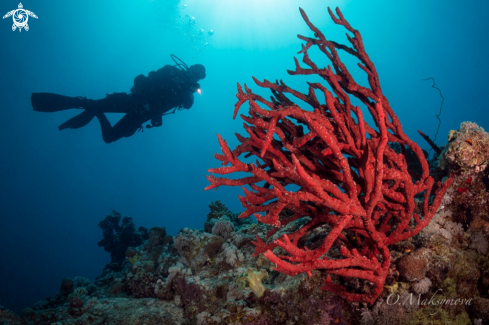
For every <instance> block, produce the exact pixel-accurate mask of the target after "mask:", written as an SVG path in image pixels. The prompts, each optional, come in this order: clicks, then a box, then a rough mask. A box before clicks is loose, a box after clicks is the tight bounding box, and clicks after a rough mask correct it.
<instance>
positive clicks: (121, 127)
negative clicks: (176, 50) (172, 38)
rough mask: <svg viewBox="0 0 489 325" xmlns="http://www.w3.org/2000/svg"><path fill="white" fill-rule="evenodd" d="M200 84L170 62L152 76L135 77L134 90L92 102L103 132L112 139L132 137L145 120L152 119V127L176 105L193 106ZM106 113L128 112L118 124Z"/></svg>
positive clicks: (105, 138)
mask: <svg viewBox="0 0 489 325" xmlns="http://www.w3.org/2000/svg"><path fill="white" fill-rule="evenodd" d="M197 88H198V84H197V83H195V82H193V83H192V82H191V81H189V80H188V75H187V74H186V72H184V71H181V70H180V69H178V68H176V67H173V66H170V65H166V66H164V67H163V68H161V69H159V70H158V71H151V72H150V73H149V74H148V77H145V76H144V75H139V76H137V77H136V78H135V79H134V86H133V87H132V89H131V93H130V94H127V93H114V94H112V95H107V97H106V98H104V99H100V100H96V101H93V102H92V103H91V105H90V106H92V105H93V108H94V109H95V111H96V114H95V116H97V118H98V119H99V121H100V126H101V128H102V136H103V139H104V141H105V142H107V143H110V142H113V141H116V140H118V139H120V138H122V137H130V136H132V135H133V134H134V133H135V132H136V131H137V130H140V129H142V127H143V126H142V124H143V123H145V122H146V121H150V120H151V125H150V126H149V127H158V126H161V125H162V124H163V121H162V116H163V114H165V113H167V112H168V111H170V110H172V109H175V108H185V109H189V108H190V107H192V105H193V103H194V95H193V93H194V92H195V90H196V89H197ZM104 113H126V115H125V116H124V117H123V118H122V119H120V120H119V122H117V123H116V124H115V125H114V126H111V125H110V122H109V120H108V119H107V117H106V116H105V114H104Z"/></svg>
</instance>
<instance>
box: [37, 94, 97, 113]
mask: <svg viewBox="0 0 489 325" xmlns="http://www.w3.org/2000/svg"><path fill="white" fill-rule="evenodd" d="M88 101H89V100H88V99H86V97H70V96H63V95H58V94H52V93H33V94H32V96H31V104H32V108H33V109H34V110H35V111H37V112H58V111H63V110H65V109H69V108H78V107H84V106H85V105H86V104H87V103H88Z"/></svg>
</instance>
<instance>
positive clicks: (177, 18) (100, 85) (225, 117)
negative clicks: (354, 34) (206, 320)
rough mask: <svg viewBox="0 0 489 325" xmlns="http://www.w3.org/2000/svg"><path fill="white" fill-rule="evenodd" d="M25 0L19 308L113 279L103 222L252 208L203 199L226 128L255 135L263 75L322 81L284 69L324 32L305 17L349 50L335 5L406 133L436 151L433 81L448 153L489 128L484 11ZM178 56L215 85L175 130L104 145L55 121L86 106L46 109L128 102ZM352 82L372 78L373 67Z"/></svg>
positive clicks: (13, 228) (6, 283) (357, 3)
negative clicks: (80, 283) (63, 102)
mask: <svg viewBox="0 0 489 325" xmlns="http://www.w3.org/2000/svg"><path fill="white" fill-rule="evenodd" d="M23 5H24V9H28V10H30V11H33V12H34V13H35V14H36V15H37V16H38V17H39V18H38V19H34V18H32V17H31V18H29V26H30V30H29V31H25V30H23V31H22V32H20V33H19V32H18V31H15V32H13V31H12V30H11V26H12V20H11V18H8V19H4V20H2V21H1V25H0V40H1V43H2V46H1V48H0V78H1V82H0V85H1V87H0V96H1V97H0V98H1V99H0V107H1V109H0V138H1V139H2V140H1V142H0V152H1V154H0V157H1V158H0V159H1V160H0V164H1V165H0V200H1V205H0V305H3V306H6V307H8V308H11V309H13V310H21V309H22V308H25V307H28V306H30V305H32V304H33V303H35V302H36V301H39V300H42V299H44V298H45V297H47V296H50V295H53V294H54V293H55V292H57V291H58V289H59V284H60V282H61V279H62V278H73V277H75V276H84V277H87V278H89V279H90V280H94V279H95V277H96V276H98V275H99V274H101V271H102V268H103V266H104V265H105V264H106V263H107V262H108V261H109V260H110V256H109V253H107V252H105V251H104V250H103V249H102V248H99V247H98V246H97V242H98V241H99V240H100V239H102V231H101V229H100V228H99V227H98V226H97V224H98V223H99V221H100V220H102V219H103V218H104V217H105V216H106V215H108V214H109V213H110V212H111V211H112V210H114V209H115V210H117V211H119V212H120V213H121V214H122V215H124V216H131V217H133V218H134V221H135V223H136V226H144V227H147V228H151V227H153V226H164V227H166V229H167V231H168V232H169V233H170V234H172V235H174V234H176V233H177V232H178V230H179V229H181V228H183V227H189V228H195V229H201V228H203V224H204V222H205V219H206V215H207V213H208V212H209V208H208V206H209V204H210V202H212V201H215V200H220V201H221V202H223V203H225V204H226V206H227V207H228V208H229V209H231V210H232V211H242V210H243V209H242V207H241V205H240V203H239V201H238V197H237V195H238V194H241V189H240V188H231V187H229V188H222V189H219V190H218V191H213V190H212V191H206V192H204V191H203V188H204V187H205V186H207V185H208V184H209V183H208V181H207V180H206V177H205V176H206V175H207V174H208V173H207V169H209V168H213V167H216V166H218V162H217V161H216V160H215V159H214V153H216V152H220V148H219V143H218V141H217V137H216V134H217V133H219V134H220V135H221V136H222V137H223V138H224V139H227V140H228V143H229V145H230V147H231V148H234V147H235V145H236V144H237V140H236V138H235V136H234V133H235V132H239V133H243V127H242V124H243V121H242V120H240V119H239V118H237V119H236V120H233V119H232V114H233V108H234V104H235V103H236V97H235V94H236V85H237V83H238V82H239V83H240V84H244V83H246V84H247V85H248V86H250V87H251V88H252V89H253V90H254V91H255V92H258V93H260V94H262V95H266V96H268V95H269V94H267V93H265V92H263V91H262V92H260V89H259V87H258V86H256V85H254V82H253V80H252V78H251V77H252V76H254V77H256V78H258V79H259V80H263V79H265V78H266V79H268V80H271V81H274V80H275V79H283V80H284V81H285V82H286V83H287V84H288V85H289V86H291V87H293V88H296V89H299V90H302V91H304V90H306V89H307V88H306V87H307V85H306V83H305V82H306V81H314V80H311V78H306V77H302V76H290V75H288V74H287V71H286V70H287V69H293V68H294V61H293V56H295V55H297V54H296V53H297V52H298V51H299V50H300V44H301V43H302V42H301V41H300V40H299V39H298V38H297V37H296V35H297V34H301V35H305V36H308V35H311V31H310V30H309V29H308V28H307V26H306V24H305V23H304V21H303V19H302V18H301V16H300V14H299V10H298V8H299V7H301V8H303V9H304V10H305V11H306V13H307V14H308V16H309V18H310V20H311V22H313V23H314V24H315V25H316V26H317V27H318V28H319V29H320V30H322V31H323V32H324V33H325V35H326V37H327V38H329V39H333V40H337V41H340V42H343V43H344V42H345V35H344V29H343V28H341V27H340V26H335V25H334V24H333V22H332V21H331V19H330V18H329V16H328V14H327V7H328V6H330V7H332V8H334V7H336V6H338V7H340V8H341V10H342V12H343V14H344V16H345V18H346V19H347V20H348V21H349V22H350V23H351V24H352V25H353V26H354V28H356V29H358V30H359V31H360V32H361V34H362V36H363V40H364V44H365V47H366V50H367V52H368V54H369V56H370V58H371V59H372V61H373V62H374V64H375V66H376V68H377V71H378V73H379V76H380V83H381V86H382V89H383V92H384V94H385V95H386V96H387V98H388V99H389V101H390V103H391V105H392V107H393V109H394V111H395V113H396V114H397V116H398V117H399V119H400V121H401V122H402V125H403V128H404V130H405V132H406V133H407V134H408V136H410V137H411V138H412V139H413V140H414V141H416V142H417V143H418V144H420V145H421V146H422V147H423V148H425V149H428V145H427V143H426V142H425V141H424V140H423V139H422V138H421V137H420V136H419V135H418V133H417V132H416V130H417V129H419V130H421V131H423V132H424V133H426V134H427V135H429V136H430V137H432V138H433V137H434V135H435V133H436V129H437V126H438V120H437V119H436V117H435V116H436V115H437V114H438V113H439V110H440V104H441V97H440V94H439V92H438V91H437V90H436V89H433V88H432V87H431V85H432V82H431V80H428V81H421V79H424V78H428V77H434V78H435V80H436V85H437V86H438V87H439V88H440V89H441V90H442V93H443V96H444V98H445V101H444V103H443V111H442V114H441V120H442V123H441V127H440V130H439V133H438V137H437V141H436V143H437V144H438V145H443V144H444V143H445V142H446V136H447V134H448V132H449V130H451V129H458V128H459V125H460V123H461V122H463V121H473V122H476V123H478V124H479V125H480V126H482V127H483V128H485V129H486V130H487V129H489V118H488V117H487V112H488V107H487V102H488V101H489V92H488V91H487V86H488V85H489V61H488V56H487V53H488V51H489V38H488V37H487V32H488V31H489V20H488V19H487V17H488V16H489V3H487V2H485V1H474V0H471V1H464V2H459V1H441V0H440V1H395V2H393V1H375V0H374V1H361V0H352V1H346V0H345V1H319V0H315V1H312V0H307V1H285V0H280V1H279V0H267V1H258V0H247V1H237V0H205V1H204V0H201V1H198V0H190V1H174V0H155V1H148V0H145V1H137V2H132V1H83V2H65V1H36V2H34V1H32V2H31V1H27V2H23ZM17 6H18V3H17V2H15V1H6V0H2V1H1V5H0V9H1V11H3V12H4V14H5V13H6V12H8V11H10V10H13V9H16V8H17ZM2 15H3V14H2ZM211 30H212V31H213V33H212V32H211V33H209V31H211ZM211 34H212V35H211ZM170 54H175V55H177V56H178V57H180V58H181V59H182V60H183V61H185V62H186V63H187V64H188V65H191V64H195V63H201V64H204V65H205V67H206V71H207V77H206V79H204V80H202V81H201V82H200V84H201V86H202V94H201V95H197V94H195V103H194V105H193V107H192V108H191V109H190V110H186V111H179V112H177V113H176V114H174V115H169V116H165V117H164V118H163V127H161V128H155V129H150V130H146V131H145V132H144V133H136V134H135V135H134V136H132V137H130V138H123V139H121V140H119V141H117V142H115V143H111V144H105V143H104V142H103V141H102V137H101V132H100V127H99V124H98V122H97V121H96V120H94V121H92V122H91V123H90V124H89V125H88V126H86V127H83V128H81V129H78V130H65V131H62V132H60V131H58V128H57V126H58V125H59V124H61V123H63V122H64V121H65V120H67V119H69V118H70V117H72V116H73V115H74V114H75V112H74V111H70V110H68V111H63V112H58V113H55V114H43V113H38V112H33V111H32V108H31V106H30V95H31V93H32V92H53V93H59V94H64V95H68V96H86V97H87V98H91V99H99V98H103V97H105V95H106V94H107V93H113V92H128V91H129V89H130V88H131V86H132V84H133V80H134V77H135V76H136V75H139V74H145V75H147V74H148V72H149V71H151V70H157V69H159V68H161V67H162V66H164V65H165V64H173V61H171V59H170ZM298 57H300V56H298ZM322 60H323V61H322V62H321V61H319V62H318V63H325V62H326V61H325V60H324V59H322ZM345 60H346V61H347V63H348V62H350V61H348V60H351V59H349V58H346V57H345ZM354 73H355V74H354V75H355V76H357V75H358V76H359V78H360V80H361V78H362V72H361V71H360V69H357V70H356V71H355V72H354ZM243 112H244V111H242V113H243ZM119 117H120V116H117V115H116V114H114V116H113V117H109V118H110V119H111V121H112V122H114V121H116V120H117V119H118V118H119Z"/></svg>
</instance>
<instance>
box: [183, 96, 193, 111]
mask: <svg viewBox="0 0 489 325" xmlns="http://www.w3.org/2000/svg"><path fill="white" fill-rule="evenodd" d="M193 104H194V94H192V93H189V94H187V96H185V97H184V99H183V103H182V106H183V108H186V109H189V108H190V107H192V105H193Z"/></svg>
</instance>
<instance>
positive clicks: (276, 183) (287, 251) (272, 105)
mask: <svg viewBox="0 0 489 325" xmlns="http://www.w3.org/2000/svg"><path fill="white" fill-rule="evenodd" d="M328 11H329V14H330V16H331V18H332V19H333V21H334V22H335V23H336V24H338V25H341V26H343V27H345V28H346V29H347V31H348V32H350V33H352V34H353V36H350V35H347V39H348V41H349V42H350V44H351V46H352V47H349V46H345V45H342V44H339V43H336V42H334V41H329V40H327V39H326V37H325V36H324V34H323V33H322V32H321V31H320V30H319V29H317V28H316V27H315V26H314V25H313V24H312V23H311V22H310V21H309V18H308V17H307V15H306V14H305V12H304V11H303V10H302V9H300V12H301V15H302V17H303V19H304V21H305V22H306V24H307V25H308V26H309V28H310V29H311V31H312V32H313V33H314V38H309V37H305V36H299V38H300V39H301V40H303V41H305V42H306V43H305V45H303V46H302V50H301V51H300V52H299V53H302V54H303V58H302V62H303V63H304V64H305V65H307V66H308V68H304V67H301V65H300V63H299V61H298V60H297V59H295V58H294V59H295V70H294V71H290V70H289V71H288V72H289V74H291V75H317V76H320V77H321V78H323V79H324V80H325V81H326V83H327V84H328V85H329V87H326V86H324V85H322V84H321V83H309V84H308V86H309V87H308V92H307V93H306V94H304V93H301V92H299V91H297V90H294V89H292V88H290V87H288V86H287V85H286V84H285V83H284V82H283V81H281V80H280V81H277V82H275V83H272V82H270V81H267V80H264V81H258V80H256V79H255V78H253V79H254V81H255V83H256V84H257V85H258V86H260V87H262V88H265V89H269V90H270V91H271V92H272V94H273V96H272V97H271V101H269V100H266V99H264V98H263V97H262V96H260V95H258V94H255V93H253V92H252V91H251V89H250V88H248V87H247V86H246V85H244V87H241V85H239V84H238V93H237V95H236V97H237V98H238V102H237V103H236V105H235V108H234V116H233V118H236V116H237V114H238V111H239V109H240V108H241V107H242V106H243V105H244V104H245V103H248V104H249V110H248V113H249V116H244V115H241V118H243V120H244V121H245V122H246V123H245V124H244V129H245V131H246V132H247V137H244V136H241V135H237V138H238V140H239V141H240V143H241V144H240V145H238V146H237V147H236V148H235V149H234V150H231V149H230V148H229V147H228V145H227V143H226V141H224V140H223V139H222V138H221V137H220V136H218V139H219V144H220V146H221V150H222V154H216V158H217V159H218V160H220V161H221V162H222V167H219V168H214V169H210V170H209V172H211V173H216V174H221V175H228V174H232V173H235V172H246V173H248V174H251V175H250V176H248V177H244V178H240V179H229V178H226V177H222V178H217V177H214V176H212V175H210V176H208V179H209V181H210V183H211V185H209V186H208V187H206V189H211V188H216V187H218V186H221V185H227V186H243V190H244V196H240V197H239V200H240V202H241V203H242V205H243V207H244V208H245V211H244V212H243V213H242V214H241V215H240V218H245V217H249V216H251V215H254V216H255V217H256V218H257V220H258V221H259V222H263V223H266V224H269V225H272V226H274V227H275V229H274V230H273V231H269V232H268V233H267V236H266V237H265V238H259V237H257V239H256V241H254V242H253V243H254V244H255V246H256V250H255V254H254V255H255V256H256V255H258V254H262V253H263V254H264V255H265V256H266V257H267V258H268V259H269V260H270V261H272V262H273V263H275V264H276V268H275V269H276V270H278V271H280V272H283V273H286V274H289V275H296V274H299V273H307V274H309V275H311V274H312V271H313V270H323V271H325V272H327V273H328V274H329V275H328V276H327V278H326V279H325V280H324V287H322V289H324V290H329V291H332V292H334V293H336V294H338V295H340V296H341V297H344V298H346V299H348V300H350V301H358V302H360V301H361V302H368V303H373V302H374V301H375V300H376V299H377V297H378V296H379V295H380V293H381V292H382V288H383V285H384V281H385V278H386V276H387V273H388V269H389V266H390V258H391V257H390V252H389V249H388V247H387V246H388V245H390V244H393V243H396V242H398V241H401V240H404V239H407V238H409V237H412V236H414V235H416V234H417V233H419V231H420V230H421V229H422V228H423V227H425V226H426V225H427V224H428V223H429V221H430V220H431V218H432V217H433V215H434V213H435V212H436V210H437V208H438V206H439V205H440V202H441V198H442V196H443V195H444V193H445V191H446V189H447V187H448V186H449V185H450V184H451V181H452V179H451V178H450V179H449V180H448V181H446V182H445V183H444V184H443V185H441V184H438V185H437V189H436V190H435V191H433V186H434V182H433V179H432V178H431V177H430V176H429V168H428V163H427V161H426V159H425V157H424V155H423V152H422V150H421V148H420V147H419V146H418V145H417V144H416V143H414V142H413V141H412V140H410V139H409V138H408V137H407V136H406V134H405V133H404V131H403V129H402V126H401V123H400V122H399V119H398V118H397V116H396V115H395V114H394V111H393V110H392V108H391V107H390V104H389V102H388V100H387V98H386V97H385V96H384V94H383V93H382V89H381V87H380V81H379V76H378V74H377V71H376V69H375V66H374V64H373V63H372V61H371V60H370V58H369V56H368V55H367V53H366V51H365V48H364V44H363V40H362V37H361V35H360V32H359V31H357V30H355V29H354V28H353V27H352V26H351V25H350V24H349V23H348V22H347V21H346V19H345V18H344V17H343V14H342V13H341V11H340V10H339V9H336V15H337V16H336V15H335V14H334V13H333V12H332V11H331V10H330V9H328ZM312 47H317V48H318V49H319V50H320V52H322V53H323V54H324V55H325V56H326V57H327V58H328V59H329V60H330V61H331V66H327V67H323V68H320V67H318V66H317V65H316V64H315V63H314V62H313V60H312V59H311V58H310V57H309V53H308V50H309V49H310V48H312ZM338 51H345V52H346V53H348V54H350V55H353V56H355V57H356V58H358V59H359V61H360V63H359V64H358V66H359V67H360V69H362V70H363V71H364V72H365V73H366V74H367V79H368V87H365V86H362V85H360V84H358V83H357V82H356V81H355V80H354V79H353V77H352V75H351V74H350V72H349V71H348V69H347V67H346V65H345V64H344V63H343V62H342V61H341V59H340V56H339V54H338ZM318 95H319V96H318ZM350 96H353V97H356V98H357V99H358V100H360V101H361V102H362V103H363V105H364V106H365V107H366V108H367V110H368V112H369V113H370V114H371V115H372V119H373V121H374V124H375V128H374V127H372V126H370V125H368V123H367V122H365V120H364V118H363V113H362V110H361V108H360V107H356V106H353V105H352V104H351V99H350ZM290 97H293V98H296V99H299V100H300V101H301V102H302V103H305V106H309V107H301V106H299V105H297V104H295V103H294V101H293V100H292V99H291V98H290ZM321 99H322V100H323V101H322V102H321ZM394 144H396V145H397V148H400V152H399V150H398V151H397V152H396V151H395V150H394V149H393V148H394ZM408 149H410V150H412V152H413V153H414V154H415V155H416V156H417V158H418V160H419V162H420V165H421V169H422V172H421V175H417V176H416V177H415V178H413V176H412V175H414V173H412V172H411V171H409V170H408V165H407V161H406V156H405V154H406V150H408ZM242 155H244V157H245V158H246V157H249V156H255V157H257V158H258V160H257V161H256V163H247V162H244V161H243V160H242V158H240V157H241V156H242ZM290 184H295V185H296V186H297V188H298V190H296V191H289V190H288V189H287V185H290ZM246 185H248V186H249V189H248V188H246V187H244V186H246ZM421 192H424V206H423V216H418V215H415V214H414V215H413V212H414V207H415V205H414V197H415V195H417V194H419V193H421ZM432 195H434V200H433V202H432V204H431V205H430V204H429V202H430V196H432ZM412 218H414V227H411V226H410V221H411V219H412ZM298 219H303V220H304V222H302V223H301V224H302V226H301V227H300V228H299V229H297V230H295V231H293V232H290V233H286V234H284V235H283V236H282V237H280V238H278V239H276V240H270V237H271V236H272V235H274V234H275V233H276V231H281V230H282V229H284V228H283V227H285V226H286V225H287V224H289V223H291V222H294V221H297V220H298ZM318 228H320V229H321V231H322V232H323V233H324V236H323V239H322V242H321V243H318V244H316V245H315V246H314V247H307V245H305V244H301V243H302V242H304V241H301V239H302V238H304V237H305V236H308V235H310V234H311V232H312V231H317V229H318ZM277 248H280V249H281V250H276V249H277ZM330 275H332V277H331V276H330ZM347 278H356V279H359V280H360V281H364V282H365V285H364V286H363V287H364V288H367V287H368V289H365V290H363V291H360V292H355V291H351V290H349V289H348V288H347V286H345V279H347Z"/></svg>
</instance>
